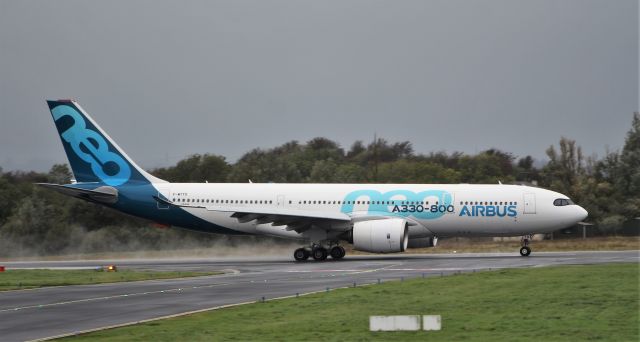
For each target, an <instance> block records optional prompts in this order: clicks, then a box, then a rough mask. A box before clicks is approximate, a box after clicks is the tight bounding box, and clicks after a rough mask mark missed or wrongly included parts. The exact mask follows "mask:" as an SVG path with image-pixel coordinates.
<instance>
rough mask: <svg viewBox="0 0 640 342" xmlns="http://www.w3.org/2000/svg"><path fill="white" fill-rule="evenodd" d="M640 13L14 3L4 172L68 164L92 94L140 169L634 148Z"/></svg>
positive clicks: (532, 5)
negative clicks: (288, 152) (67, 145)
mask: <svg viewBox="0 0 640 342" xmlns="http://www.w3.org/2000/svg"><path fill="white" fill-rule="evenodd" d="M638 15H639V9H638V1H637V0H635V1H624V0H616V1H605V0H598V1H589V0H574V1H569V0H549V1H543V0H536V1H530V0H525V1H516V0H504V1H493V0H492V1H451V0H442V1H427V0H420V1H395V0H394V1H391V0H389V1H373V0H371V1H345V0H336V1H326V0H322V1H319V0H316V1H298V0H291V1H264V0H258V1H172V2H167V1H156V0H153V1H100V2H98V1H84V0H82V1H62V0H58V1H9V0H0V105H1V109H0V167H2V168H3V169H4V170H5V171H6V170H15V169H23V170H26V169H33V170H38V171H45V170H48V169H49V168H50V167H51V165H52V164H53V163H61V162H66V158H65V156H64V153H63V149H62V146H61V144H60V141H59V138H58V136H57V133H56V132H55V128H54V125H53V123H52V120H51V115H50V114H49V112H48V109H47V106H46V104H45V99H47V98H50V99H56V98H75V99H77V100H79V101H80V103H81V105H82V106H83V107H84V109H85V110H87V111H88V112H89V113H90V114H92V116H93V117H94V119H96V121H97V122H98V123H99V124H100V125H101V126H102V127H103V128H104V129H105V130H106V131H107V132H108V133H109V134H110V135H111V136H112V137H113V138H115V139H116V141H117V142H118V144H119V145H120V146H121V147H123V148H124V149H125V150H126V151H127V153H128V154H129V155H130V156H131V157H133V158H134V159H135V160H136V161H137V162H138V163H139V164H141V166H143V167H145V168H153V167H158V166H164V165H170V164H174V163H175V162H177V161H178V160H180V159H182V158H183V157H185V156H187V155H190V154H193V153H214V154H220V155H223V156H226V157H227V158H228V159H229V160H230V161H235V160H236V159H237V158H239V157H240V156H241V155H242V154H243V153H244V152H247V151H249V150H250V149H252V148H255V147H263V148H269V147H273V146H277V145H280V144H282V143H284V142H287V141H290V140H299V141H302V142H304V141H307V140H309V139H311V138H313V137H316V136H323V137H327V138H330V139H333V140H336V141H338V142H339V143H340V144H341V145H342V146H343V147H344V148H345V149H348V148H349V146H350V145H351V144H352V143H353V142H354V141H355V140H364V141H371V140H372V139H373V135H374V132H375V133H377V134H378V136H380V137H384V138H386V139H387V140H390V141H404V140H409V141H411V142H413V144H414V148H415V150H416V151H417V152H421V153H428V152H431V151H439V150H445V151H448V152H452V151H462V152H467V153H476V152H479V151H482V150H484V149H487V148H491V147H496V148H499V149H502V150H505V151H508V152H513V153H514V154H515V155H516V156H525V155H532V156H534V157H535V158H537V159H544V158H545V157H544V156H545V154H544V151H545V149H546V148H547V147H548V146H549V145H550V144H552V143H557V141H558V140H559V139H560V137H561V136H565V137H568V138H572V139H575V140H577V142H578V144H579V145H581V146H582V147H583V149H584V151H585V153H586V154H592V153H597V154H598V155H600V156H601V155H603V154H604V152H605V148H606V147H607V146H608V147H609V148H610V149H611V150H615V149H619V148H621V147H622V145H623V142H624V135H625V133H626V132H627V131H628V130H629V128H630V123H631V118H632V113H633V112H634V111H637V110H638V107H639V104H638V97H639V96H638V75H639V70H638V32H639V27H638Z"/></svg>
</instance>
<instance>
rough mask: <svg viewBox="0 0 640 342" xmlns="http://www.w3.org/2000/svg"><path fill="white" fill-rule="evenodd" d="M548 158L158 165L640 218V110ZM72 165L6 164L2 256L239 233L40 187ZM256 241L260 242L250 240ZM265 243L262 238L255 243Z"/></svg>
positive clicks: (297, 158) (166, 170)
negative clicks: (497, 197) (602, 138)
mask: <svg viewBox="0 0 640 342" xmlns="http://www.w3.org/2000/svg"><path fill="white" fill-rule="evenodd" d="M546 155H547V157H548V161H546V162H545V163H544V164H538V165H536V164H537V163H536V162H535V161H534V159H533V158H532V157H531V156H525V157H520V158H517V157H516V156H514V155H513V154H512V153H509V152H505V151H502V150H499V149H495V148H494V149H488V150H486V151H482V152H479V153H477V154H474V155H470V154H464V153H460V152H453V153H445V152H431V153H428V154H421V153H416V151H414V149H413V147H412V144H411V142H410V141H402V142H389V141H387V140H385V139H382V138H377V139H375V140H374V141H372V142H370V143H367V144H365V143H364V142H362V141H356V142H355V143H353V144H352V145H351V146H350V148H349V149H348V150H345V149H343V148H342V147H341V146H340V145H339V144H338V143H336V142H334V141H332V140H329V139H326V138H322V137H318V138H314V139H311V140H310V141H308V142H306V143H300V142H297V141H290V142H287V143H285V144H282V145H281V146H277V147H275V148H271V149H262V148H256V149H253V150H251V151H249V152H247V153H246V154H244V155H243V156H242V157H241V158H240V159H239V160H238V161H237V162H235V163H230V162H228V161H227V160H226V158H225V157H223V156H220V155H215V154H202V155H201V154H194V155H191V156H188V157H187V158H185V159H183V160H180V161H179V162H178V163H177V164H176V165H173V166H170V167H163V168H158V169H155V170H150V172H151V173H152V174H154V175H155V176H157V177H160V178H162V179H165V180H168V181H171V182H210V183H214V182H240V183H245V182H248V181H252V182H275V183H419V184H428V183H453V184H455V183H489V184H491V183H494V184H495V183H498V182H502V183H503V184H509V183H512V184H513V183H515V184H532V185H537V186H541V187H544V188H547V189H551V190H555V191H558V192H561V193H564V194H566V195H568V196H570V197H571V198H572V199H573V200H574V201H575V202H576V203H578V204H580V205H581V206H583V207H584V208H585V209H587V210H588V211H589V220H590V221H591V222H593V223H595V224H596V229H597V231H598V232H600V233H602V234H611V233H615V232H616V231H617V230H618V229H620V228H621V227H623V225H625V223H626V224H633V222H640V221H637V220H635V221H634V219H635V218H638V217H640V115H639V114H638V113H635V114H634V116H633V118H632V123H631V128H630V130H629V131H628V133H627V135H626V138H625V143H624V147H623V148H622V150H620V151H609V152H607V153H606V154H605V155H604V156H602V157H600V158H598V157H596V156H584V155H583V153H582V150H581V148H580V146H579V145H578V144H577V143H576V142H575V141H574V140H570V139H566V138H561V139H560V141H559V142H558V143H557V145H555V144H554V145H551V146H550V147H549V148H548V149H547V150H546ZM71 177H72V174H71V172H70V171H69V168H68V167H67V165H54V166H53V167H52V168H51V170H50V171H49V172H47V173H39V172H33V171H31V172H22V171H12V172H3V171H2V169H1V168H0V256H9V255H11V256H17V255H30V254H60V253H70V252H95V251H119V250H139V249H171V248H184V247H190V246H195V247H200V246H201V247H208V246H212V245H213V244H215V243H217V242H220V241H221V240H224V241H223V242H224V243H225V244H234V243H240V242H239V241H244V240H246V238H245V239H244V240H243V239H237V238H230V237H221V236H217V235H211V234H201V233H194V232H188V231H184V230H176V229H158V228H157V227H154V225H153V223H151V222H149V221H146V220H142V219H138V218H134V217H131V216H128V215H124V214H121V213H119V212H116V211H113V210H110V209H107V208H104V207H102V206H99V205H96V204H91V203H87V202H84V201H81V200H77V199H73V198H69V197H66V196H63V195H60V194H57V193H54V192H51V191H47V190H45V189H41V188H39V187H37V186H35V185H34V183H38V182H51V183H60V184H62V183H68V182H69V181H70V179H71ZM249 239H250V240H251V238H249ZM254 240H255V239H254Z"/></svg>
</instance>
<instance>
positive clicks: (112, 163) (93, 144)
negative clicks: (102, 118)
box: [51, 105, 131, 186]
mask: <svg viewBox="0 0 640 342" xmlns="http://www.w3.org/2000/svg"><path fill="white" fill-rule="evenodd" d="M51 113H52V114H53V119H54V120H55V121H58V119H60V118H62V117H64V116H68V117H70V118H72V119H73V125H72V126H71V127H69V128H68V129H67V130H65V131H64V132H60V135H61V136H62V139H64V141H66V142H68V143H69V145H71V148H72V149H73V151H74V152H75V154H76V155H77V156H78V158H80V159H82V160H84V161H85V162H87V163H89V164H91V170H92V171H93V173H94V174H95V175H96V176H97V177H98V178H100V180H102V181H103V182H104V183H106V184H107V185H111V186H118V185H121V184H124V183H126V182H127V181H128V180H129V178H131V168H130V167H129V164H128V163H127V162H126V161H125V160H124V159H122V157H120V156H119V155H117V154H115V153H113V152H111V151H109V145H108V144H107V142H106V141H105V140H104V138H103V137H102V136H101V135H100V134H98V133H97V132H95V131H92V130H90V129H88V128H87V123H86V122H85V120H84V118H83V117H82V115H80V113H78V111H76V110H75V109H74V108H72V107H70V106H66V105H62V106H58V107H56V108H54V109H53V110H52V111H51Z"/></svg>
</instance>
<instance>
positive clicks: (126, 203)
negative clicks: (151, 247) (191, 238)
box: [47, 100, 243, 234]
mask: <svg viewBox="0 0 640 342" xmlns="http://www.w3.org/2000/svg"><path fill="white" fill-rule="evenodd" d="M47 104H48V105H49V109H50V110H51V115H52V116H53V120H54V121H55V124H56V129H57V130H58V133H59V134H60V138H61V140H62V145H63V146H64V149H65V152H66V154H67V158H68V159H69V165H70V166H71V170H72V171H73V175H74V177H75V179H76V181H77V182H78V183H75V184H69V185H66V186H67V187H71V188H78V189H87V190H95V189H96V188H98V187H101V186H104V185H109V186H112V187H114V188H115V189H116V190H117V191H118V201H117V202H116V203H113V204H109V203H100V204H102V205H105V206H107V207H110V208H113V209H116V210H119V211H122V212H124V213H127V214H130V215H133V216H138V217H142V218H146V219H149V220H152V221H154V222H158V223H163V224H169V225H174V226H179V227H182V228H186V229H190V230H196V231H202V232H207V233H220V234H243V233H241V232H238V231H235V230H231V229H228V228H225V227H222V226H219V225H216V224H213V223H211V222H208V221H206V220H203V219H201V218H199V217H196V216H194V215H192V214H190V213H189V212H187V211H186V210H184V209H182V208H179V207H173V206H171V207H169V208H168V209H166V208H164V209H158V204H157V202H156V200H155V199H154V198H153V196H154V195H157V194H158V190H157V189H156V188H155V187H154V186H153V184H151V182H150V181H149V179H147V178H146V177H145V176H144V175H142V173H140V171H138V169H137V168H136V167H135V166H134V163H133V162H132V161H130V160H128V159H127V158H126V156H125V155H124V154H123V153H122V152H121V151H119V150H118V148H117V147H116V146H115V144H114V143H113V142H112V141H111V140H110V139H109V138H108V137H107V136H106V135H105V133H104V132H103V131H102V130H101V129H100V128H99V127H97V125H95V124H94V123H93V121H92V120H91V119H90V118H89V117H87V116H86V115H85V114H84V113H83V112H82V110H80V109H79V108H78V107H77V106H76V105H75V103H73V102H71V101H66V100H62V101H47Z"/></svg>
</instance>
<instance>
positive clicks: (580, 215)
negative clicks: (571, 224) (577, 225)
mask: <svg viewBox="0 0 640 342" xmlns="http://www.w3.org/2000/svg"><path fill="white" fill-rule="evenodd" d="M576 212H577V213H576V219H577V221H578V222H581V221H584V220H585V219H586V218H587V217H588V216H589V212H587V211H586V210H585V209H584V208H583V207H581V206H579V205H576Z"/></svg>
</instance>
